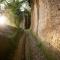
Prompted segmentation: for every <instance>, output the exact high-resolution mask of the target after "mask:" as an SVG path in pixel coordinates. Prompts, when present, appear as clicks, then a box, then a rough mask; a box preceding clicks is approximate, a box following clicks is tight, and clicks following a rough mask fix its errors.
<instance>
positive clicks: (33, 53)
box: [0, 30, 46, 60]
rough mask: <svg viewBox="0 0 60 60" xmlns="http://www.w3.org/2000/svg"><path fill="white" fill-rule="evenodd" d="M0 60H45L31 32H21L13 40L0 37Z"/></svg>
mask: <svg viewBox="0 0 60 60" xmlns="http://www.w3.org/2000/svg"><path fill="white" fill-rule="evenodd" d="M0 41H2V42H1V43H0V60H46V59H45V57H44V54H43V53H42V51H41V50H40V49H39V48H38V47H37V45H38V41H37V39H36V38H34V36H33V35H32V33H31V32H29V31H23V30H21V31H20V32H18V34H17V35H16V37H15V40H13V39H10V38H6V37H2V36H1V37H0Z"/></svg>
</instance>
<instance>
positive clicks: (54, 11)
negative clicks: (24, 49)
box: [31, 0, 60, 51]
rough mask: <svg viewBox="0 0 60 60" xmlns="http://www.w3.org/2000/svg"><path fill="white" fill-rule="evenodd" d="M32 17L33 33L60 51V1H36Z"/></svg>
mask: <svg viewBox="0 0 60 60" xmlns="http://www.w3.org/2000/svg"><path fill="white" fill-rule="evenodd" d="M31 16H32V18H31V29H32V31H33V32H34V33H35V34H36V35H37V36H38V37H39V38H41V39H42V42H45V43H46V44H48V46H50V45H51V46H53V47H54V48H56V49H57V50H58V51H60V0H34V1H33V4H32V13H31Z"/></svg>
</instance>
